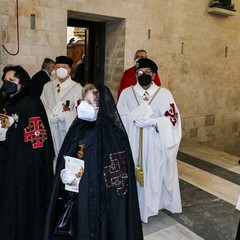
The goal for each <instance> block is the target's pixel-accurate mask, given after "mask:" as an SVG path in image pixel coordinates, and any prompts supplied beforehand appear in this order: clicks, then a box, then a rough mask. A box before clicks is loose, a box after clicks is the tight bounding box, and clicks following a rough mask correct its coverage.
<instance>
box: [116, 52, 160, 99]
mask: <svg viewBox="0 0 240 240" xmlns="http://www.w3.org/2000/svg"><path fill="white" fill-rule="evenodd" d="M140 58H147V51H145V50H143V49H139V50H137V51H136V53H135V57H134V61H135V63H136V62H137V61H138V60H139V59H140ZM153 81H154V83H155V84H156V85H158V86H161V81H160V78H159V76H158V74H157V73H156V75H155V78H154V80H153ZM136 83H137V78H136V75H135V66H132V67H131V68H128V69H127V70H125V71H124V73H123V76H122V79H121V82H120V86H119V89H118V99H119V96H120V94H121V92H122V90H123V89H125V88H127V87H130V86H134V85H135V84H136Z"/></svg>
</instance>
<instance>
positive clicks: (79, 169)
mask: <svg viewBox="0 0 240 240" xmlns="http://www.w3.org/2000/svg"><path fill="white" fill-rule="evenodd" d="M64 159H65V169H63V170H62V171H64V172H63V174H62V173H61V178H62V181H63V183H65V190H67V191H71V192H78V185H79V182H80V180H81V177H82V175H83V173H84V161H83V160H81V159H79V158H75V157H70V156H64ZM67 179H71V180H70V181H67Z"/></svg>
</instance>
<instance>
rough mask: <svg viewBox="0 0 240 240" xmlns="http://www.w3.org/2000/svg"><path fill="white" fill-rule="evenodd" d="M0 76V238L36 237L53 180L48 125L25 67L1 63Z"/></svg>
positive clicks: (38, 237)
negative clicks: (2, 67) (30, 85)
mask: <svg viewBox="0 0 240 240" xmlns="http://www.w3.org/2000/svg"><path fill="white" fill-rule="evenodd" d="M2 80H3V86H2V88H1V89H0V136H1V139H0V162H1V164H0V168H1V171H0V172H1V174H0V175H1V176H0V238H1V239H4V240H42V239H43V226H44V221H45V217H46V212H47V209H48V207H47V204H48V202H49V198H48V197H49V196H50V188H51V184H52V181H53V157H54V149H53V143H52V139H51V133H50V128H49V126H48V120H47V116H46V113H45V109H44V107H43V105H42V103H41V101H40V99H34V98H32V97H31V96H30V95H29V92H28V85H29V81H30V77H29V75H28V73H27V72H26V70H25V69H23V68H22V67H21V66H6V67H5V68H4V69H3V75H2ZM6 123H7V124H6Z"/></svg>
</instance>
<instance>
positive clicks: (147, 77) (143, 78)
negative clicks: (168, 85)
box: [138, 73, 152, 87]
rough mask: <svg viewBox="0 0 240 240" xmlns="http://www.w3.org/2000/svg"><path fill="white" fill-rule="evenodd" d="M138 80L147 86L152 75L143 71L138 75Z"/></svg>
mask: <svg viewBox="0 0 240 240" xmlns="http://www.w3.org/2000/svg"><path fill="white" fill-rule="evenodd" d="M138 82H139V84H140V85H141V86H144V87H145V86H148V85H149V84H150V83H151V82H152V77H151V76H150V75H148V74H145V73H144V74H143V75H141V76H139V77H138Z"/></svg>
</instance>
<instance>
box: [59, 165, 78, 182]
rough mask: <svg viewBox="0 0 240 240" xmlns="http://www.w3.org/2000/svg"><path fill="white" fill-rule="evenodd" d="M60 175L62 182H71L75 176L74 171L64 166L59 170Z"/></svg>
mask: <svg viewBox="0 0 240 240" xmlns="http://www.w3.org/2000/svg"><path fill="white" fill-rule="evenodd" d="M60 177H61V179H62V182H63V183H64V184H71V183H72V182H73V181H74V180H75V178H76V176H75V174H74V173H72V172H71V171H70V170H68V169H65V168H64V169H63V170H62V171H61V173H60Z"/></svg>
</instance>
